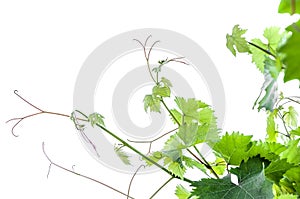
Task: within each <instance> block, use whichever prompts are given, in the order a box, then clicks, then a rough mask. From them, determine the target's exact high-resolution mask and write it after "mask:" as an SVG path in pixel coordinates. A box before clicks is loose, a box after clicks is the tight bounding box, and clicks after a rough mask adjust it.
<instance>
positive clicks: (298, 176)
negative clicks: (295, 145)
mask: <svg viewBox="0 0 300 199" xmlns="http://www.w3.org/2000/svg"><path fill="white" fill-rule="evenodd" d="M284 176H285V177H286V178H287V179H288V180H289V181H290V182H291V184H292V186H293V188H294V189H295V190H296V191H297V192H298V194H299V193H300V167H299V166H298V167H294V168H291V169H290V170H288V171H287V172H286V173H285V174H284Z"/></svg>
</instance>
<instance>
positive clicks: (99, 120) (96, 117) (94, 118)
mask: <svg viewBox="0 0 300 199" xmlns="http://www.w3.org/2000/svg"><path fill="white" fill-rule="evenodd" d="M103 119H104V117H103V116H102V115H100V114H99V113H92V114H90V115H89V117H88V120H89V122H90V123H91V125H92V127H94V125H100V126H105V124H104V121H103Z"/></svg>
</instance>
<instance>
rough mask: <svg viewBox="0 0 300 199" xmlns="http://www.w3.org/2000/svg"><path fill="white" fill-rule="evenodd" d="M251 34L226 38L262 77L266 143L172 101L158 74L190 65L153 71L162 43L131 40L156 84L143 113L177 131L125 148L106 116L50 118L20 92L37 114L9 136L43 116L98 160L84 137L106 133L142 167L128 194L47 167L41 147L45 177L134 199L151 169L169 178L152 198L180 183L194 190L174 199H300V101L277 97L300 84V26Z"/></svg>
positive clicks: (236, 30) (286, 9) (291, 8)
mask: <svg viewBox="0 0 300 199" xmlns="http://www.w3.org/2000/svg"><path fill="white" fill-rule="evenodd" d="M278 12H279V13H289V14H291V15H294V14H295V15H296V14H300V1H298V0H281V2H280V5H279V8H278ZM246 33H247V30H246V29H242V28H241V27H240V25H235V26H234V27H233V29H232V33H230V34H227V35H226V40H227V43H226V46H227V48H228V49H229V51H230V52H231V53H232V54H233V55H234V56H237V55H238V53H246V54H248V55H249V56H251V58H252V62H253V64H254V65H255V66H256V67H257V69H258V71H260V73H262V75H263V76H264V83H263V85H262V87H261V90H260V92H258V93H259V94H258V97H257V99H256V100H253V101H254V105H253V109H255V108H257V110H258V111H264V112H265V114H266V124H267V128H266V137H265V139H264V140H254V139H253V137H252V136H251V135H244V134H242V133H240V132H226V133H225V134H221V129H220V128H218V126H217V118H216V117H215V115H214V110H213V109H212V107H211V106H210V105H208V104H207V103H205V102H203V101H201V100H198V99H194V98H188V99H186V98H183V97H180V96H175V97H172V96H173V95H172V89H171V88H172V82H171V81H170V80H168V78H167V77H163V76H162V75H161V71H162V70H164V68H165V67H169V65H171V64H172V63H174V62H177V63H181V64H183V65H188V61H187V60H185V58H184V57H175V58H171V59H169V58H163V59H161V60H159V61H158V62H157V63H156V67H152V66H153V64H152V63H151V61H152V60H151V59H150V58H151V56H150V55H151V52H152V50H153V48H154V47H155V46H156V45H159V41H154V42H153V43H152V44H151V45H150V48H147V46H148V43H149V42H150V40H151V36H149V37H148V38H146V39H145V42H142V41H140V40H138V39H134V41H136V42H137V44H138V45H140V46H141V48H142V50H143V53H144V57H145V61H146V66H147V70H148V73H149V75H150V77H151V79H152V81H153V87H152V92H151V93H149V94H148V95H146V96H145V97H144V100H143V102H144V109H145V111H146V112H157V113H160V112H162V111H166V112H167V113H168V115H169V118H170V120H172V121H173V123H174V128H173V129H171V130H170V131H168V132H166V133H164V134H162V135H161V136H159V137H157V138H155V139H153V140H150V141H136V140H124V139H122V138H120V137H119V136H118V134H117V133H115V132H112V131H111V130H109V128H108V127H107V126H106V125H105V118H104V116H102V115H101V114H100V113H89V114H86V113H83V112H81V111H80V110H74V111H73V112H72V113H71V114H70V115H68V114H62V113H57V112H51V111H45V110H44V109H41V108H39V107H38V106H36V105H34V104H33V103H31V102H30V101H29V100H27V99H25V98H24V97H23V96H21V95H20V94H19V93H18V91H17V90H15V91H14V93H15V95H16V96H17V97H19V98H20V99H21V100H22V101H23V102H25V103H26V104H28V105H29V106H31V107H32V108H33V109H35V110H36V112H34V113H32V114H29V115H26V116H22V117H16V118H12V119H10V120H8V121H7V123H10V122H15V124H14V125H13V126H12V128H11V133H12V135H14V136H16V137H17V136H18V135H17V134H16V133H15V128H16V127H17V126H18V125H19V124H20V123H21V122H22V121H24V120H26V119H29V118H31V117H36V116H38V115H41V114H48V115H54V116H60V117H65V118H70V119H71V121H72V122H73V123H74V125H75V128H76V129H77V130H78V131H79V132H80V134H81V136H82V137H83V138H84V140H85V141H86V142H87V143H89V144H90V145H91V146H92V147H93V149H94V150H95V152H96V154H97V155H98V156H100V154H101V151H99V150H98V149H97V147H96V146H95V145H94V144H93V142H92V140H90V139H89V137H88V136H87V135H86V134H85V132H84V130H85V127H86V126H87V125H91V126H92V127H93V128H99V129H100V130H101V133H106V134H107V135H109V136H111V137H112V138H114V140H115V141H116V142H117V144H116V145H115V152H116V154H117V155H118V157H119V158H120V159H121V160H122V162H123V163H124V164H126V165H130V164H131V162H130V157H129V155H128V154H127V151H128V150H130V151H132V152H134V153H135V154H137V155H139V156H140V157H141V158H142V159H143V161H144V164H143V165H140V166H139V168H138V169H137V170H136V172H135V173H134V175H133V176H132V179H131V181H130V183H129V187H128V190H127V193H125V192H123V191H120V190H117V189H115V188H113V187H112V186H110V185H107V184H105V183H103V182H101V181H99V180H96V179H94V178H91V177H88V176H86V175H83V174H80V173H77V172H75V171H74V169H68V168H66V167H64V166H61V165H60V164H57V163H56V162H54V161H53V160H52V159H50V157H49V155H48V154H47V153H46V150H45V144H44V143H43V144H42V150H43V153H44V155H45V157H46V159H47V160H48V161H49V163H50V164H49V172H48V175H49V173H50V170H51V167H52V166H56V167H58V168H60V169H62V170H64V171H67V172H70V173H73V174H75V175H77V176H80V177H83V178H85V179H88V180H92V181H94V182H96V183H98V184H101V185H102V186H105V187H107V188H109V189H111V190H113V191H116V192H118V193H119V194H121V195H123V196H124V197H127V198H134V197H133V196H131V193H130V188H131V185H132V183H133V180H134V177H135V175H136V174H137V173H138V172H139V170H140V169H142V168H145V167H148V166H153V165H154V166H156V167H158V168H159V169H160V170H162V171H163V172H164V173H166V174H167V175H169V179H168V180H167V181H166V182H165V183H163V184H162V185H161V186H160V187H159V189H158V190H156V191H155V192H154V193H153V194H152V195H151V196H149V198H154V197H155V196H156V194H157V193H158V192H159V191H161V190H162V189H163V188H164V187H165V186H166V185H167V184H168V183H169V182H170V181H172V180H173V179H175V178H176V179H179V180H181V181H182V182H185V183H188V184H189V187H185V186H184V185H183V184H180V185H177V187H176V190H175V194H176V196H177V197H178V198H179V199H189V198H192V199H196V198H201V199H202V198H203V199H215V198H224V199H227V198H228V199H232V198H233V199H238V198H246V199H248V198H249V199H250V198H261V199H272V198H275V199H297V198H299V197H300V144H299V142H300V125H299V121H298V118H299V115H298V113H297V109H298V108H299V105H300V96H285V95H284V93H283V92H282V91H279V87H278V84H279V83H281V81H283V82H284V83H285V82H288V81H292V80H293V81H300V20H299V21H297V22H295V23H292V24H291V25H290V26H288V27H287V28H285V29H282V28H280V27H268V28H266V29H265V30H264V32H263V36H262V37H261V38H253V39H246V36H245V35H246ZM281 76H282V77H283V78H281ZM167 98H174V102H175V107H170V106H169V104H168V103H166V101H167V100H166V99H167ZM166 136H169V137H168V139H167V141H166V142H165V143H164V146H163V148H162V149H160V150H154V151H153V150H152V143H154V142H156V141H157V140H159V139H161V138H163V137H166ZM133 143H135V144H149V149H148V152H147V153H146V154H144V153H142V152H141V151H140V150H139V149H138V148H137V147H135V146H134V145H133ZM203 145H207V146H209V147H210V148H211V149H212V151H213V153H212V155H213V158H214V161H208V160H207V158H206V157H205V155H203V154H202V153H201V151H200V150H199V148H200V147H203ZM190 169H195V170H197V171H199V173H202V174H204V175H205V176H206V178H202V179H189V178H187V177H186V176H185V174H186V173H187V171H188V170H190ZM233 176H235V177H236V178H237V182H233V180H232V177H233Z"/></svg>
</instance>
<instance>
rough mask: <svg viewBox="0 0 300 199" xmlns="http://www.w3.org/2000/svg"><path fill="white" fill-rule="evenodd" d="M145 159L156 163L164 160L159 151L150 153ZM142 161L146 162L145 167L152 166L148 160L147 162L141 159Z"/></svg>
mask: <svg viewBox="0 0 300 199" xmlns="http://www.w3.org/2000/svg"><path fill="white" fill-rule="evenodd" d="M147 157H148V158H149V159H151V160H153V161H154V162H158V161H160V160H161V159H163V158H164V156H163V154H162V152H160V151H155V152H153V153H151V154H150V155H148V156H147ZM143 160H144V161H145V162H146V164H147V166H152V165H153V163H152V162H150V161H149V160H147V159H146V158H143Z"/></svg>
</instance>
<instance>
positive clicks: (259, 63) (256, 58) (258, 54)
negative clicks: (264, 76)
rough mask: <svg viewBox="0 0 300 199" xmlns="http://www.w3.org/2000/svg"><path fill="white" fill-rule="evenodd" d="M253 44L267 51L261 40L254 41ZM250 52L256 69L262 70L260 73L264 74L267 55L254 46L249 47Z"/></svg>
mask: <svg viewBox="0 0 300 199" xmlns="http://www.w3.org/2000/svg"><path fill="white" fill-rule="evenodd" d="M251 43H253V44H255V45H257V46H259V47H261V48H263V49H266V48H267V45H266V44H264V43H263V42H262V41H261V40H260V39H252V40H251ZM249 49H250V52H251V53H252V62H253V63H254V64H255V65H256V67H257V68H258V69H259V70H260V72H262V73H264V67H265V63H264V62H265V59H266V53H265V52H264V51H262V50H260V49H258V48H257V47H255V46H253V45H249Z"/></svg>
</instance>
